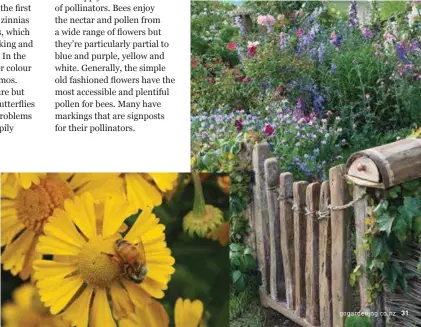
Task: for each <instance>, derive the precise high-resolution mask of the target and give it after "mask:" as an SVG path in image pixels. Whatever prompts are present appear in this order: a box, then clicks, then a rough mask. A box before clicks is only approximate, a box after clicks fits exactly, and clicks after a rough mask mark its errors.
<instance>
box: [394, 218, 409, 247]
mask: <svg viewBox="0 0 421 327" xmlns="http://www.w3.org/2000/svg"><path fill="white" fill-rule="evenodd" d="M409 230H410V228H409V224H408V223H407V221H406V220H405V218H404V217H403V216H397V217H396V219H395V224H394V225H393V232H394V233H395V235H396V237H397V238H398V240H399V241H400V242H403V241H405V240H406V238H407V233H408V232H409Z"/></svg>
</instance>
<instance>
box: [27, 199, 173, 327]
mask: <svg viewBox="0 0 421 327" xmlns="http://www.w3.org/2000/svg"><path fill="white" fill-rule="evenodd" d="M121 199H122V198H121V197H120V198H118V197H114V198H109V199H108V200H106V201H105V202H104V204H103V206H102V205H101V206H97V207H95V204H94V199H93V197H92V195H91V194H90V193H84V194H82V195H81V196H80V197H79V196H76V197H75V198H74V199H73V200H67V201H66V202H65V204H64V208H65V210H60V209H58V210H56V212H55V214H54V216H53V217H51V219H50V221H49V222H48V223H47V224H46V225H45V227H44V232H45V235H44V236H41V237H40V239H39V243H38V246H37V252H39V253H40V254H43V255H53V256H56V255H58V256H64V257H62V258H60V260H57V259H56V258H55V257H54V259H53V260H36V261H35V262H34V269H35V274H34V279H35V280H36V281H37V287H38V289H39V292H40V295H41V300H42V301H43V302H44V303H45V305H46V306H48V307H50V311H51V313H52V314H58V313H61V315H62V316H63V317H64V318H65V319H66V320H69V321H71V322H72V325H74V326H77V327H86V326H87V325H88V322H89V326H90V327H115V326H116V324H115V322H114V318H115V319H117V320H119V319H121V318H123V317H127V316H128V314H129V313H130V312H133V310H134V308H135V307H142V306H144V305H145V304H147V303H149V302H150V301H151V296H152V297H154V298H162V297H163V296H164V292H163V290H166V289H167V284H168V282H169V281H170V279H171V275H172V274H173V273H174V271H175V270H174V268H173V264H174V258H173V257H172V256H171V251H170V249H169V248H167V245H166V242H165V234H164V229H165V226H164V225H162V224H159V219H158V218H156V217H155V215H154V214H152V210H151V209H146V210H144V211H143V212H142V213H141V214H140V215H139V217H138V218H137V220H136V222H135V223H134V224H133V226H132V227H131V228H130V230H129V231H128V232H127V234H126V235H125V236H124V240H125V241H127V242H129V243H131V244H137V243H141V244H143V248H144V255H145V261H146V267H147V274H146V277H145V279H144V280H143V281H142V282H141V283H135V282H132V281H130V280H129V279H127V276H125V275H124V269H123V265H121V264H120V263H117V262H115V261H114V260H113V257H112V256H116V252H115V246H114V244H115V242H116V240H118V239H121V238H122V236H121V235H120V234H119V233H118V229H119V227H120V226H121V225H122V223H123V221H124V220H125V218H126V217H127V212H128V211H127V209H128V204H127V202H126V201H122V200H121ZM97 215H103V219H102V221H103V224H102V228H101V229H98V228H97V224H96V221H97V217H96V216H97ZM109 298H110V299H111V307H112V310H111V308H110V303H109V300H108V299H109ZM91 303H92V305H91Z"/></svg>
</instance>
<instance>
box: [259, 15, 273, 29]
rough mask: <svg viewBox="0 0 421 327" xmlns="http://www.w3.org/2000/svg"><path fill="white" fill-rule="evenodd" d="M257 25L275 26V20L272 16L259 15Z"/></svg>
mask: <svg viewBox="0 0 421 327" xmlns="http://www.w3.org/2000/svg"><path fill="white" fill-rule="evenodd" d="M257 24H259V25H262V26H263V25H273V24H275V18H274V17H273V16H272V15H266V16H264V15H259V16H258V17H257Z"/></svg>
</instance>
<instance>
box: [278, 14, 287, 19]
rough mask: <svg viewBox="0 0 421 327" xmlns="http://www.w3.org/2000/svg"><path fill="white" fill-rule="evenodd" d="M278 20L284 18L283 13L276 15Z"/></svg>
mask: <svg viewBox="0 0 421 327" xmlns="http://www.w3.org/2000/svg"><path fill="white" fill-rule="evenodd" d="M276 18H277V19H278V20H284V19H285V15H283V14H281V15H278V17H276Z"/></svg>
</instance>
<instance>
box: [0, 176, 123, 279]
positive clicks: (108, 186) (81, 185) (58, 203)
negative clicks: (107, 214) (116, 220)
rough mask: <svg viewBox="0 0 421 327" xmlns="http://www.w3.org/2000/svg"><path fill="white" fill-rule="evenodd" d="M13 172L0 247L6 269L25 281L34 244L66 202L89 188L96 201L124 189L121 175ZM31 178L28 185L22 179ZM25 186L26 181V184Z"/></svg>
mask: <svg viewBox="0 0 421 327" xmlns="http://www.w3.org/2000/svg"><path fill="white" fill-rule="evenodd" d="M34 175H35V174H32V173H30V174H26V173H19V174H11V175H10V176H9V178H8V179H7V181H6V182H5V183H4V184H2V192H1V208H2V211H1V246H4V245H6V248H5V250H4V252H3V254H2V263H3V269H5V270H10V271H11V273H12V274H13V275H17V274H19V276H20V277H21V278H22V279H23V280H25V279H27V278H28V277H29V276H30V274H31V270H32V262H33V260H34V259H35V257H36V253H35V245H36V243H37V241H38V237H39V236H40V235H42V233H43V228H44V224H45V223H46V222H47V220H48V218H49V217H50V216H51V215H52V214H53V212H54V210H55V209H57V208H63V205H64V201H65V200H66V199H70V198H72V197H73V196H74V195H77V194H81V193H82V192H84V191H90V192H91V193H92V194H93V195H94V198H95V200H96V201H100V200H103V199H105V198H106V197H107V196H111V195H114V194H117V193H118V192H121V187H122V182H121V180H120V179H119V178H118V174H80V173H77V174H73V173H69V174H44V175H42V174H41V175H38V178H39V180H36V178H35V177H34ZM28 180H31V181H32V184H31V186H30V187H29V188H27V189H26V188H24V187H23V186H22V181H28ZM25 185H26V184H25Z"/></svg>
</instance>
